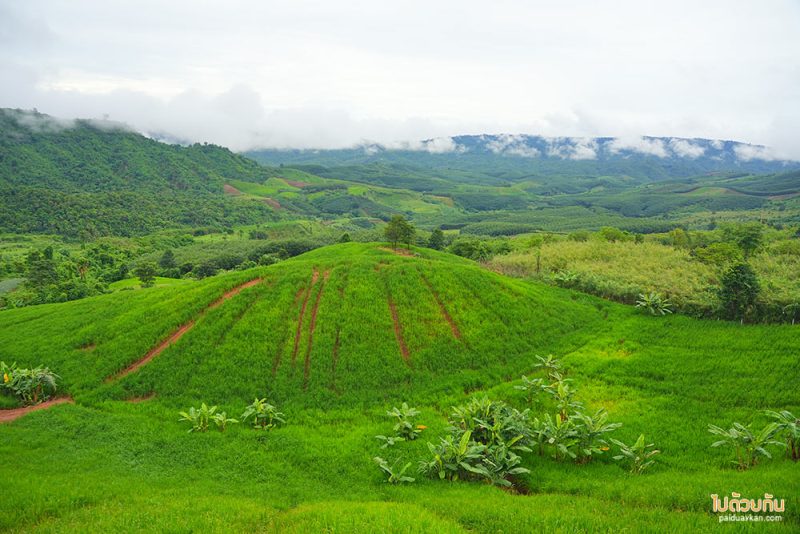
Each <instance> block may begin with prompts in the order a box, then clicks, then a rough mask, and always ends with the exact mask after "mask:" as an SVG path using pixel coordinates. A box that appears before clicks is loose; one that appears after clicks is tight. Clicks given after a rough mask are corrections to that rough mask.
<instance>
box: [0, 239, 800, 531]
mask: <svg viewBox="0 0 800 534" xmlns="http://www.w3.org/2000/svg"><path fill="white" fill-rule="evenodd" d="M0 344H1V346H2V353H0V357H2V359H4V360H7V361H14V360H16V361H17V362H18V363H19V364H20V365H36V364H40V363H41V364H46V365H48V366H49V367H50V368H51V369H53V370H54V371H55V372H57V373H58V374H59V375H60V376H61V377H62V381H61V383H62V388H61V390H60V392H59V394H60V395H62V396H67V395H68V396H70V397H71V398H72V399H74V404H69V403H64V404H61V405H55V406H52V407H49V408H48V409H43V410H38V411H36V412H35V413H30V414H27V415H25V416H23V417H19V418H17V419H16V420H14V421H12V422H10V423H9V424H3V425H0V455H2V458H3V459H4V460H5V461H4V462H2V463H0V475H2V476H0V528H2V529H7V530H12V531H13V530H18V531H41V532H63V531H81V532H87V531H88V532H101V531H102V532H107V531H109V530H113V531H131V530H137V529H140V528H145V527H146V528H149V529H156V530H161V531H173V532H190V531H204V532H205V531H221V532H222V531H266V532H309V531H311V532H316V531H337V532H376V531H397V532H465V531H475V532H497V531H501V530H502V531H505V532H529V531H554V532H555V531H567V532H573V531H575V532H579V531H607V530H616V529H618V528H620V526H621V525H625V526H627V527H629V528H630V529H632V530H636V531H659V532H670V531H674V532H684V531H687V530H689V529H698V530H701V531H712V530H715V529H717V528H720V526H719V525H718V524H717V523H718V518H717V516H716V515H715V514H711V513H710V502H711V501H710V495H711V494H712V493H716V494H720V495H723V494H724V495H728V494H730V492H732V491H736V492H739V493H741V494H743V495H747V496H754V497H756V498H757V497H759V496H761V495H763V494H764V493H770V494H772V495H775V496H778V497H779V498H783V499H785V501H786V512H785V514H783V516H784V520H783V521H782V522H781V523H780V524H775V525H771V526H774V527H775V528H777V529H779V530H781V531H784V532H790V531H795V530H797V529H798V528H800V501H799V500H798V495H800V464H798V463H795V462H792V461H791V460H788V459H785V458H783V457H782V455H781V454H776V455H775V457H774V458H773V459H771V460H766V461H764V462H763V463H761V464H760V465H758V466H757V467H756V468H754V469H751V470H748V471H737V470H735V469H732V468H731V467H730V466H729V463H728V460H729V455H728V452H727V451H725V450H720V449H712V448H710V447H709V445H710V443H711V442H712V441H713V436H711V435H710V434H708V432H706V427H707V425H708V424H709V423H715V424H719V425H728V424H730V423H731V422H732V421H741V422H749V421H750V420H753V419H755V420H756V421H757V422H759V424H760V422H761V421H762V419H761V416H760V415H759V414H760V411H762V410H764V409H789V410H792V411H794V412H795V413H797V412H798V411H800V392H798V389H797V384H798V383H800V366H798V361H797V356H798V354H800V335H798V330H797V328H796V327H792V326H789V325H785V326H769V327H767V326H741V325H738V324H733V323H725V322H705V321H697V320H692V319H689V318H686V317H678V316H674V317H667V318H650V317H645V316H642V315H640V314H638V313H636V311H635V310H634V309H632V308H630V307H626V306H622V305H618V304H614V303H611V302H608V301H604V300H601V299H597V298H594V297H591V296H587V295H584V294H581V293H577V292H573V291H569V290H564V289H559V288H554V287H548V286H545V285H541V284H537V283H532V282H525V281H520V280H515V279H511V278H507V277H504V276H501V275H498V274H495V273H492V272H488V271H486V270H484V269H482V268H480V267H478V266H477V265H475V264H473V263H471V262H469V261H467V260H463V259H460V258H457V257H454V256H451V255H447V254H442V253H437V252H433V251H430V250H422V249H419V250H417V249H415V250H414V254H412V255H402V254H396V253H394V252H392V251H391V250H387V249H386V248H384V246H383V245H379V244H355V243H349V244H342V245H336V246H332V247H325V248H322V249H317V250H315V251H313V252H310V253H307V254H304V255H302V256H299V257H297V258H294V259H292V260H288V261H285V262H281V263H278V264H276V265H273V266H270V267H266V268H259V269H252V270H248V271H242V272H237V273H235V274H230V275H225V276H220V277H214V278H211V279H208V280H206V281H203V282H196V283H184V284H181V285H179V286H171V287H161V288H153V289H144V290H138V291H122V292H118V293H114V294H111V295H105V296H101V297H93V298H88V299H84V300H81V301H76V302H72V303H66V304H53V305H42V306H35V307H30V308H24V309H19V310H10V311H5V312H2V313H0ZM548 353H552V354H555V355H556V356H559V357H561V358H562V359H563V361H564V364H565V366H566V370H567V372H568V374H569V376H570V377H571V378H572V379H573V380H574V384H575V386H576V387H577V389H578V391H579V395H578V397H579V400H580V401H582V402H584V403H585V404H586V405H587V407H589V408H591V409H597V408H601V407H602V408H606V409H607V410H608V412H609V414H610V417H611V419H612V420H614V421H619V422H621V423H622V424H623V426H622V428H621V429H620V430H618V431H617V437H618V438H619V439H621V440H623V441H625V442H630V441H633V440H635V438H636V437H637V436H638V435H639V434H640V433H644V434H646V435H647V437H648V440H652V441H654V442H656V443H657V445H658V448H659V449H661V450H662V454H661V457H660V458H659V462H658V464H657V465H656V466H654V467H653V468H652V469H651V470H650V471H648V472H647V473H645V474H643V475H640V476H634V475H630V474H628V473H627V472H626V471H625V470H624V469H623V468H622V467H621V466H620V465H619V464H618V463H617V462H614V461H613V460H611V458H610V457H609V456H608V455H606V456H605V457H601V458H599V459H598V460H597V461H593V462H591V463H589V464H585V465H579V464H576V463H574V462H570V461H555V460H553V459H551V458H549V457H542V456H538V455H536V454H531V455H526V456H525V457H524V465H525V466H526V467H528V468H529V469H530V473H529V474H527V475H523V476H521V477H520V484H519V485H518V488H517V490H516V491H504V490H502V489H499V488H496V487H493V486H489V485H487V484H484V483H480V482H445V481H439V480H432V479H427V478H425V477H423V476H421V475H418V474H416V472H413V473H411V475H412V476H414V477H415V478H416V479H417V480H416V482H414V483H413V484H407V485H403V486H391V485H388V484H386V483H385V481H384V478H382V476H381V473H380V472H379V471H378V470H377V468H376V467H375V465H374V463H373V462H372V457H373V456H376V455H388V457H390V459H393V458H395V457H402V458H403V459H404V461H411V462H413V463H414V464H416V460H418V459H421V458H422V457H423V456H424V455H425V454H426V453H427V447H426V445H425V443H426V442H427V441H432V442H435V441H437V439H438V436H439V435H441V434H442V432H443V431H444V429H445V427H446V426H447V424H448V423H447V415H448V414H449V413H450V411H451V409H450V408H451V406H453V405H456V404H459V403H463V402H464V401H465V400H467V399H468V398H470V397H472V396H475V395H483V394H487V395H489V396H490V397H492V398H496V399H502V400H505V401H507V402H509V403H510V404H512V405H515V406H518V407H520V408H522V407H524V401H523V398H522V396H521V394H520V392H518V391H516V390H515V389H514V386H515V385H518V384H519V383H520V381H519V379H520V376H521V375H522V374H523V373H531V372H532V371H533V366H534V364H535V363H536V361H537V360H536V355H537V354H539V355H544V354H548ZM256 396H259V397H263V396H266V397H267V398H269V400H270V401H271V402H272V403H274V404H276V405H277V406H279V408H280V409H281V411H283V412H285V413H286V414H287V420H288V422H287V424H286V425H285V426H282V427H279V428H277V429H275V430H272V431H271V432H269V433H265V432H259V431H254V430H252V429H251V428H249V425H232V427H231V428H229V429H228V430H227V431H226V432H224V433H220V432H216V431H210V432H208V433H205V434H203V433H201V434H195V433H192V434H189V433H187V432H186V430H187V427H186V426H185V424H184V423H180V422H178V411H180V410H185V409H187V408H188V406H198V405H199V404H200V402H207V403H209V404H212V403H213V404H215V405H219V407H220V409H221V410H225V411H226V412H227V413H228V414H233V416H237V415H238V414H239V413H241V411H242V409H243V407H244V406H245V405H247V404H249V403H250V402H251V401H252V399H253V398H254V397H256ZM403 401H407V402H409V403H410V404H412V405H414V406H417V407H418V408H419V409H420V410H421V412H422V413H421V416H420V420H421V422H422V423H424V425H425V426H426V427H427V428H426V429H425V430H424V432H423V434H422V436H421V439H419V440H416V441H412V442H406V443H400V444H398V445H396V446H395V447H394V448H393V449H391V450H390V451H386V450H382V449H380V448H379V445H380V443H379V442H378V441H377V440H376V439H375V438H374V436H375V435H378V434H386V433H387V432H389V430H390V428H391V423H390V422H389V421H388V419H387V418H386V417H385V412H386V410H388V409H389V408H391V407H392V406H396V405H399V404H400V403H401V402H403ZM537 415H539V414H537ZM44 458H46V459H47V460H46V461H42V460H43V459H44ZM413 471H415V470H413ZM725 526H726V527H730V528H732V529H742V530H748V529H757V528H758V527H761V528H763V527H765V525H752V524H751V525H730V524H729V525H725Z"/></svg>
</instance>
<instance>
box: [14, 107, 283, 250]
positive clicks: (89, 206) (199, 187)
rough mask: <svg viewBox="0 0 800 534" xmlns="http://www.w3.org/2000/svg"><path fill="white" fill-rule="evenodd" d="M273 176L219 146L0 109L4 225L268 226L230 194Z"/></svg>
mask: <svg viewBox="0 0 800 534" xmlns="http://www.w3.org/2000/svg"><path fill="white" fill-rule="evenodd" d="M271 173H274V171H273V170H271V169H269V168H267V167H263V166H261V165H258V164H257V163H255V162H254V161H252V160H250V159H248V158H245V157H242V156H240V155H237V154H234V153H232V152H231V151H229V150H228V149H226V148H222V147H218V146H214V145H199V144H196V145H192V146H188V147H181V146H177V145H167V144H163V143H159V142H157V141H154V140H151V139H148V138H146V137H144V136H142V135H140V134H138V133H136V132H133V131H131V130H129V129H127V128H126V127H125V126H124V125H121V124H117V123H112V122H109V121H81V120H77V121H62V120H58V119H54V118H52V117H49V116H47V115H43V114H39V113H36V112H27V111H20V110H8V109H4V110H0V228H2V229H4V230H5V231H14V232H36V233H40V232H43V233H57V234H63V235H73V236H83V237H92V236H97V235H112V234H113V235H137V234H142V233H146V232H149V231H153V230H156V229H159V228H164V227H172V226H178V225H187V226H208V225H210V226H215V225H224V224H232V223H243V222H247V221H254V220H264V219H268V218H270V217H273V209H272V208H270V207H269V206H267V205H265V204H264V203H261V202H250V203H243V202H233V201H232V200H231V199H228V198H225V197H224V196H223V186H224V183H225V182H226V180H230V179H236V180H241V181H249V182H261V181H263V180H265V179H267V178H269V177H270V176H271V175H272V174H271Z"/></svg>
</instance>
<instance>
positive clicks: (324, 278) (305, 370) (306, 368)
mask: <svg viewBox="0 0 800 534" xmlns="http://www.w3.org/2000/svg"><path fill="white" fill-rule="evenodd" d="M330 275H331V273H330V271H325V274H324V275H323V276H322V283H321V284H320V286H319V291H318V292H317V298H316V299H314V306H313V307H312V308H311V324H310V325H309V327H308V345H307V346H306V361H305V363H304V365H303V389H306V388H307V387H308V373H309V371H310V370H311V349H312V348H313V347H314V330H315V329H316V328H317V310H318V309H319V301H320V300H321V299H322V292H323V291H324V290H325V282H327V280H328V277H329V276H330Z"/></svg>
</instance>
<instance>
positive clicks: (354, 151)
mask: <svg viewBox="0 0 800 534" xmlns="http://www.w3.org/2000/svg"><path fill="white" fill-rule="evenodd" d="M246 155H248V156H250V157H252V158H253V159H256V160H257V161H260V162H262V163H268V164H273V165H277V164H285V165H293V164H317V165H325V166H337V165H353V164H363V163H373V162H390V163H400V164H409V165H420V166H425V167H436V166H443V167H448V168H450V167H457V168H464V169H467V168H471V169H473V170H474V169H476V168H481V170H486V169H485V168H486V167H496V168H503V169H509V168H513V169H514V170H516V171H525V172H530V173H534V174H540V175H552V174H557V175H563V174H580V175H587V174H591V175H595V176H601V175H617V176H619V175H628V176H631V177H634V178H640V179H645V180H661V179H668V178H676V177H686V176H694V175H702V174H707V173H714V172H747V173H773V172H781V171H786V170H793V169H797V168H800V162H797V161H790V160H785V159H780V158H777V157H775V156H774V155H773V153H772V152H771V150H770V149H769V148H768V147H765V146H761V145H751V144H747V143H740V142H737V141H722V140H713V139H685V138H679V137H626V138H623V137H542V136H536V135H511V134H499V135H487V134H484V135H460V136H455V137H439V138H434V139H427V140H424V141H419V142H408V143H397V144H394V145H390V146H387V145H380V144H364V145H362V146H359V147H354V148H350V149H338V150H276V149H264V150H252V151H249V152H247V153H246Z"/></svg>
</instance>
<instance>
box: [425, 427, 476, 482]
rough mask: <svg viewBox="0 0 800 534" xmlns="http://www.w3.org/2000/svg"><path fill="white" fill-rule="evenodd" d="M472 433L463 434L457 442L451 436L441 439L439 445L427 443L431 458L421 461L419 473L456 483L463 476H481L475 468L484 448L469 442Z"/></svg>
mask: <svg viewBox="0 0 800 534" xmlns="http://www.w3.org/2000/svg"><path fill="white" fill-rule="evenodd" d="M471 438H472V432H470V431H469V430H468V431H466V432H464V433H463V434H462V435H461V437H460V439H459V440H458V442H456V440H455V439H454V437H453V435H452V434H451V435H449V436H447V437H444V438H441V440H440V442H439V445H438V446H436V445H434V444H433V443H428V449H429V450H430V452H431V454H432V455H433V458H432V459H430V460H429V461H427V462H426V461H424V460H423V461H421V462H420V465H419V471H420V472H421V473H426V474H436V475H438V477H439V478H440V479H442V480H444V479H447V480H452V481H456V480H458V479H459V477H463V476H464V475H465V474H468V473H473V474H478V475H480V474H482V472H481V471H480V469H478V468H477V467H475V465H476V464H477V463H479V462H480V459H481V456H482V453H483V452H484V450H485V448H486V447H485V446H484V445H481V444H479V443H475V442H474V441H471Z"/></svg>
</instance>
